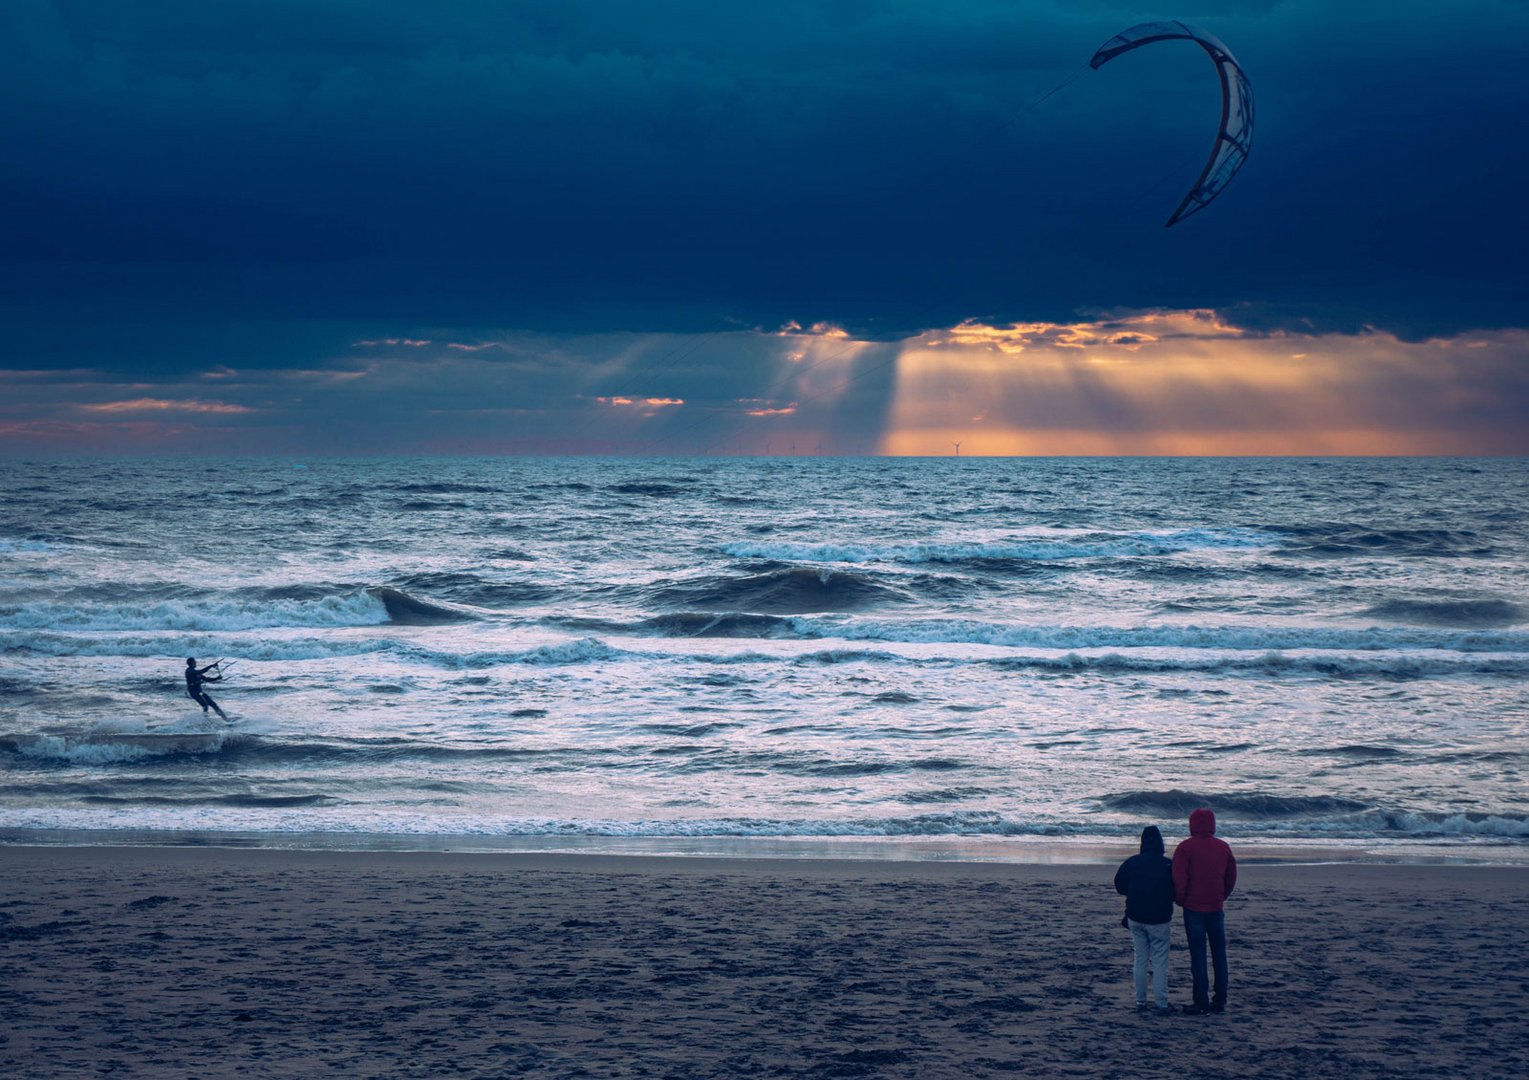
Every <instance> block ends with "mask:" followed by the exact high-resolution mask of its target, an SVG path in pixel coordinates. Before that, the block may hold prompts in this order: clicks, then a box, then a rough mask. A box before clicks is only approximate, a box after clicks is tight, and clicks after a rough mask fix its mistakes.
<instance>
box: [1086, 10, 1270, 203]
mask: <svg viewBox="0 0 1529 1080" xmlns="http://www.w3.org/2000/svg"><path fill="white" fill-rule="evenodd" d="M1155 41H1193V42H1194V43H1195V44H1196V45H1198V46H1200V48H1202V49H1204V50H1205V53H1206V55H1207V56H1209V57H1210V59H1211V62H1212V63H1213V64H1215V65H1216V74H1217V75H1219V76H1220V77H1221V126H1220V128H1219V129H1217V131H1216V141H1215V143H1214V144H1212V146H1211V148H1210V158H1209V159H1208V160H1207V161H1206V162H1205V168H1204V169H1203V170H1202V171H1201V173H1200V178H1199V179H1198V180H1196V181H1195V186H1194V187H1192V188H1190V189H1189V194H1188V195H1185V196H1184V201H1183V202H1181V203H1179V208H1178V209H1177V210H1175V211H1174V212H1173V216H1172V217H1170V218H1169V219H1168V224H1167V225H1166V226H1164V227H1165V228H1169V227H1172V226H1173V225H1176V224H1177V223H1178V222H1180V221H1183V220H1184V219H1185V218H1187V217H1188V216H1189V215H1190V214H1193V213H1196V212H1198V211H1200V210H1203V209H1205V208H1206V207H1207V206H1209V205H1210V203H1211V200H1213V199H1214V198H1215V197H1216V196H1217V195H1220V194H1221V190H1222V188H1224V187H1226V185H1227V184H1229V183H1230V182H1231V179H1232V177H1234V176H1236V175H1237V170H1238V169H1240V168H1242V163H1243V162H1244V161H1246V160H1247V159H1248V150H1249V149H1251V148H1252V145H1253V87H1251V86H1250V85H1248V77H1247V76H1246V75H1244V74H1243V72H1242V68H1241V66H1239V65H1238V63H1237V58H1236V57H1234V56H1233V55H1232V53H1231V50H1230V49H1228V48H1227V47H1226V46H1225V45H1224V44H1222V42H1221V39H1220V38H1218V37H1216V36H1215V35H1214V34H1208V33H1206V32H1205V31H1204V30H1197V29H1195V28H1194V27H1192V26H1185V25H1184V24H1183V23H1181V22H1150V23H1142V24H1141V25H1139V26H1133V27H1131V28H1130V29H1129V30H1122V31H1121V32H1120V33H1118V34H1116V35H1115V36H1114V37H1112V38H1110V39H1109V40H1108V41H1106V42H1105V43H1104V44H1103V45H1101V46H1099V51H1098V52H1096V53H1094V58H1093V59H1092V60H1090V61H1089V66H1090V67H1092V68H1094V69H1096V70H1097V69H1098V68H1100V67H1102V66H1104V65H1105V64H1107V63H1109V62H1110V61H1111V60H1113V59H1115V57H1117V56H1119V55H1120V54H1121V53H1128V52H1130V51H1132V50H1133V49H1139V48H1141V47H1142V46H1143V45H1151V44H1152V43H1153V42H1155Z"/></svg>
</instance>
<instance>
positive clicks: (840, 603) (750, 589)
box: [648, 567, 912, 615]
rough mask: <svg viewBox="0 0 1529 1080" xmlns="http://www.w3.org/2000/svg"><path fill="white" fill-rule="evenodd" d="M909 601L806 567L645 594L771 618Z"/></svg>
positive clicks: (859, 580)
mask: <svg viewBox="0 0 1529 1080" xmlns="http://www.w3.org/2000/svg"><path fill="white" fill-rule="evenodd" d="M911 599H912V597H911V596H910V595H909V594H908V593H906V592H904V591H902V590H900V589H897V588H894V587H892V586H889V585H886V584H884V583H882V582H879V581H877V580H876V579H875V578H873V577H871V576H869V575H867V574H862V573H855V572H853V571H843V570H829V569H826V568H825V569H808V568H805V567H791V568H788V569H782V570H772V571H768V572H766V573H762V574H754V575H750V576H748V577H718V576H713V575H706V576H704V577H700V578H696V579H694V580H690V581H674V582H665V583H662V584H660V585H657V586H655V587H654V588H652V589H651V590H649V593H648V601H649V602H650V603H651V604H653V605H655V606H657V607H661V608H684V609H691V610H704V611H715V610H719V609H720V610H723V611H747V612H761V613H765V614H775V615H780V614H794V613H800V612H811V611H855V610H859V609H861V608H866V607H874V606H877V605H880V604H888V603H903V602H907V601H909V600H911Z"/></svg>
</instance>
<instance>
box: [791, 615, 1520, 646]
mask: <svg viewBox="0 0 1529 1080" xmlns="http://www.w3.org/2000/svg"><path fill="white" fill-rule="evenodd" d="M787 631H789V632H790V633H791V634H792V635H794V636H800V637H805V638H825V637H833V638H840V639H843V640H848V641H888V642H894V641H895V642H907V643H910V644H911V643H919V644H922V643H949V644H958V643H959V644H973V645H1003V646H1011V647H1016V648H1032V649H1036V648H1039V649H1140V648H1173V649H1230V650H1257V651H1269V650H1289V649H1328V650H1341V651H1347V652H1379V651H1385V650H1391V649H1408V650H1419V649H1437V650H1445V651H1451V652H1471V653H1475V652H1492V653H1514V652H1524V653H1529V633H1524V632H1490V631H1474V632H1473V631H1455V632H1451V631H1439V630H1413V629H1396V628H1383V627H1367V628H1362V629H1345V628H1339V627H1315V626H1284V627H1281V626H1238V625H1228V626H1196V625H1178V624H1175V625H1159V626H1015V625H1013V624H1008V623H991V622H982V621H979V620H975V619H899V620H876V619H853V620H848V619H842V620H835V619H822V618H819V619H814V618H802V617H798V618H792V619H788V620H785V621H784V622H783V623H782V625H781V626H778V627H772V628H771V631H770V636H772V637H779V636H782V635H783V634H784V633H786V632H787Z"/></svg>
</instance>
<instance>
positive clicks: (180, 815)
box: [0, 802, 1529, 846]
mask: <svg viewBox="0 0 1529 1080" xmlns="http://www.w3.org/2000/svg"><path fill="white" fill-rule="evenodd" d="M0 829H112V830H127V829H132V830H144V829H148V830H173V829H197V830H199V831H202V830H221V831H228V832H236V833H241V834H246V835H247V834H248V833H250V832H256V833H268V834H289V833H314V832H327V833H331V834H337V835H344V834H363V833H364V834H385V835H390V836H394V837H398V836H410V835H414V836H477V837H485V838H487V837H501V838H514V837H525V838H558V837H608V838H644V837H652V838H666V837H674V838H705V837H717V838H751V837H755V838H779V839H789V838H794V837H801V838H833V837H846V838H864V839H878V838H885V839H904V838H919V837H928V838H943V837H950V838H959V837H993V838H1015V839H1023V838H1028V837H1063V838H1065V837H1074V838H1086V837H1119V838H1122V839H1125V838H1128V837H1131V836H1134V835H1135V834H1136V832H1137V831H1138V830H1139V829H1140V825H1139V823H1137V822H1135V821H1129V822H1127V821H1119V820H1108V821H1106V820H1099V819H1088V818H1085V819H1046V818H1038V817H1036V818H1029V817H1018V816H1012V815H1005V814H1001V813H997V812H992V811H975V810H974V811H949V812H944V813H927V814H911V815H894V816H870V817H859V818H846V819H820V818H817V819H794V818H779V817H743V816H724V817H696V818H651V819H638V820H620V819H608V818H598V819H568V818H552V817H539V818H507V817H492V816H484V815H472V816H459V815H452V814H448V813H441V814H429V815H411V816H403V815H399V814H394V813H388V812H385V811H378V810H376V809H369V808H366V807H362V806H358V805H356V804H355V803H344V804H340V803H338V802H336V803H333V804H326V803H318V804H312V805H306V806H292V807H280V806H264V807H257V806H249V807H215V806H214V807H206V806H203V807H163V806H161V807H156V806H143V807H138V808H133V809H128V808H124V807H111V808H105V807H102V808H73V807H48V808H39V807H25V808H0ZM1222 831H1223V832H1224V833H1225V834H1226V835H1227V837H1228V839H1229V840H1230V841H1231V842H1232V844H1233V845H1234V846H1235V845H1236V844H1237V842H1238V840H1239V839H1251V840H1265V841H1269V840H1275V841H1281V840H1283V841H1301V840H1306V841H1310V840H1317V841H1325V840H1345V841H1360V842H1364V841H1372V842H1382V843H1384V842H1394V841H1414V842H1416V841H1422V842H1430V841H1432V842H1450V841H1456V842H1487V843H1494V842H1495V843H1515V844H1516V843H1518V842H1521V841H1524V840H1529V816H1523V815H1515V814H1458V813H1457V814H1429V813H1413V812H1405V811H1385V810H1369V811H1364V812H1361V813H1356V814H1339V815H1336V816H1333V817H1328V818H1321V817H1311V818H1295V819H1292V818H1290V817H1281V818H1273V819H1266V820H1251V819H1250V820H1243V821H1238V822H1236V825H1235V828H1229V829H1226V830H1222Z"/></svg>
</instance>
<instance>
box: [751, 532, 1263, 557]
mask: <svg viewBox="0 0 1529 1080" xmlns="http://www.w3.org/2000/svg"><path fill="white" fill-rule="evenodd" d="M1278 546H1279V538H1278V537H1277V536H1275V535H1274V534H1272V533H1269V532H1265V531H1263V530H1257V529H1179V530H1164V531H1137V532H1129V533H1109V532H1085V531H1066V530H1056V531H1054V532H1052V531H1048V532H1047V533H1045V534H1043V535H1038V536H1033V537H1026V536H1022V537H1015V538H1012V539H1008V540H995V541H983V542H947V543H909V544H887V543H882V544H853V543H818V544H813V543H789V542H780V541H776V542H770V543H757V542H756V543H733V544H726V545H724V546H723V548H722V551H723V552H724V553H725V554H727V555H730V556H732V557H733V558H738V559H780V560H784V561H788V562H819V563H877V562H889V563H908V564H920V563H993V562H1005V561H1010V560H1016V561H1025V560H1044V561H1048V562H1051V561H1058V560H1063V559H1100V558H1120V557H1127V556H1143V555H1177V554H1181V553H1184V552H1190V551H1207V550H1249V551H1257V550H1265V549H1271V548H1276V547H1278Z"/></svg>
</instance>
